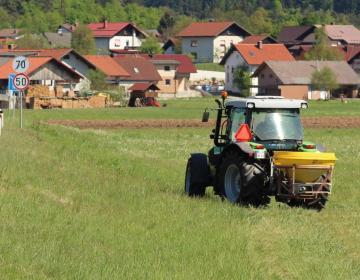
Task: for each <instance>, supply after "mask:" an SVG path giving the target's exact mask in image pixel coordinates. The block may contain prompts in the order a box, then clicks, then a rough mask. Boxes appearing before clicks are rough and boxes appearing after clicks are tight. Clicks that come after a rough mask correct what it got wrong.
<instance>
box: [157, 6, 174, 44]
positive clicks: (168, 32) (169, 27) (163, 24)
mask: <svg viewBox="0 0 360 280" xmlns="http://www.w3.org/2000/svg"><path fill="white" fill-rule="evenodd" d="M174 25H175V20H174V18H173V17H172V16H171V15H170V13H169V12H168V11H166V12H165V13H164V15H163V16H162V18H161V19H160V21H159V26H158V28H157V30H158V31H159V33H160V34H162V35H164V36H165V40H168V39H169V38H171V37H172V35H173V30H174Z"/></svg>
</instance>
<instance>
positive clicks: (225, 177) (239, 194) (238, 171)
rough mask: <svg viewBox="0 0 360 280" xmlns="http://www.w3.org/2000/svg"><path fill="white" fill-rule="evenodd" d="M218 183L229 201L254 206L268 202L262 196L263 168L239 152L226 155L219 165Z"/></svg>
mask: <svg viewBox="0 0 360 280" xmlns="http://www.w3.org/2000/svg"><path fill="white" fill-rule="evenodd" d="M219 183H220V192H221V194H222V196H223V197H224V198H226V199H228V200H229V201H231V202H234V203H239V204H242V205H246V206H250V205H251V206H255V207H258V206H260V205H268V203H269V202H270V200H269V197H268V196H264V170H263V169H262V167H261V166H260V165H259V164H257V163H256V162H255V161H254V159H252V158H248V157H247V156H245V155H242V154H241V153H240V152H230V153H228V154H227V155H226V157H225V158H224V160H223V162H222V164H221V167H220V173H219Z"/></svg>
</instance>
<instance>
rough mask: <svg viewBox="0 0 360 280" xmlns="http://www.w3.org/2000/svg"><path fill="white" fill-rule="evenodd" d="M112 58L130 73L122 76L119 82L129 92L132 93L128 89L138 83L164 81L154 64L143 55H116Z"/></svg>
mask: <svg viewBox="0 0 360 280" xmlns="http://www.w3.org/2000/svg"><path fill="white" fill-rule="evenodd" d="M112 59H113V60H114V61H115V62H116V63H117V64H119V65H120V66H121V67H122V68H124V70H125V71H126V72H127V73H128V74H129V75H130V76H123V77H120V82H119V85H120V86H124V87H125V90H126V91H127V93H128V94H130V91H129V90H128V89H129V88H130V87H131V86H133V85H134V84H136V83H153V84H155V85H157V84H158V83H159V82H160V81H162V78H161V76H160V75H159V73H158V71H157V70H156V67H155V66H154V64H152V63H151V62H150V61H148V60H147V59H145V58H143V57H140V56H136V55H131V56H127V57H120V56H115V57H112Z"/></svg>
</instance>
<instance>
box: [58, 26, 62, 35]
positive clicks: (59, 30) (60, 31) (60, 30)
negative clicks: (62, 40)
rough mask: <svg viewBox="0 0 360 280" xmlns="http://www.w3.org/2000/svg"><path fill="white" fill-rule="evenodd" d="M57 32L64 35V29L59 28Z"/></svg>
mask: <svg viewBox="0 0 360 280" xmlns="http://www.w3.org/2000/svg"><path fill="white" fill-rule="evenodd" d="M57 33H58V34H59V35H60V36H62V29H61V28H59V29H58V30H57Z"/></svg>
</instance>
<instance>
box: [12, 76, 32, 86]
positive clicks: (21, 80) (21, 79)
mask: <svg viewBox="0 0 360 280" xmlns="http://www.w3.org/2000/svg"><path fill="white" fill-rule="evenodd" d="M29 84H30V80H29V77H28V76H27V75H25V74H23V73H20V74H17V75H16V76H15V77H14V78H13V86H14V87H15V88H16V89H18V90H24V89H27V88H28V86H29Z"/></svg>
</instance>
